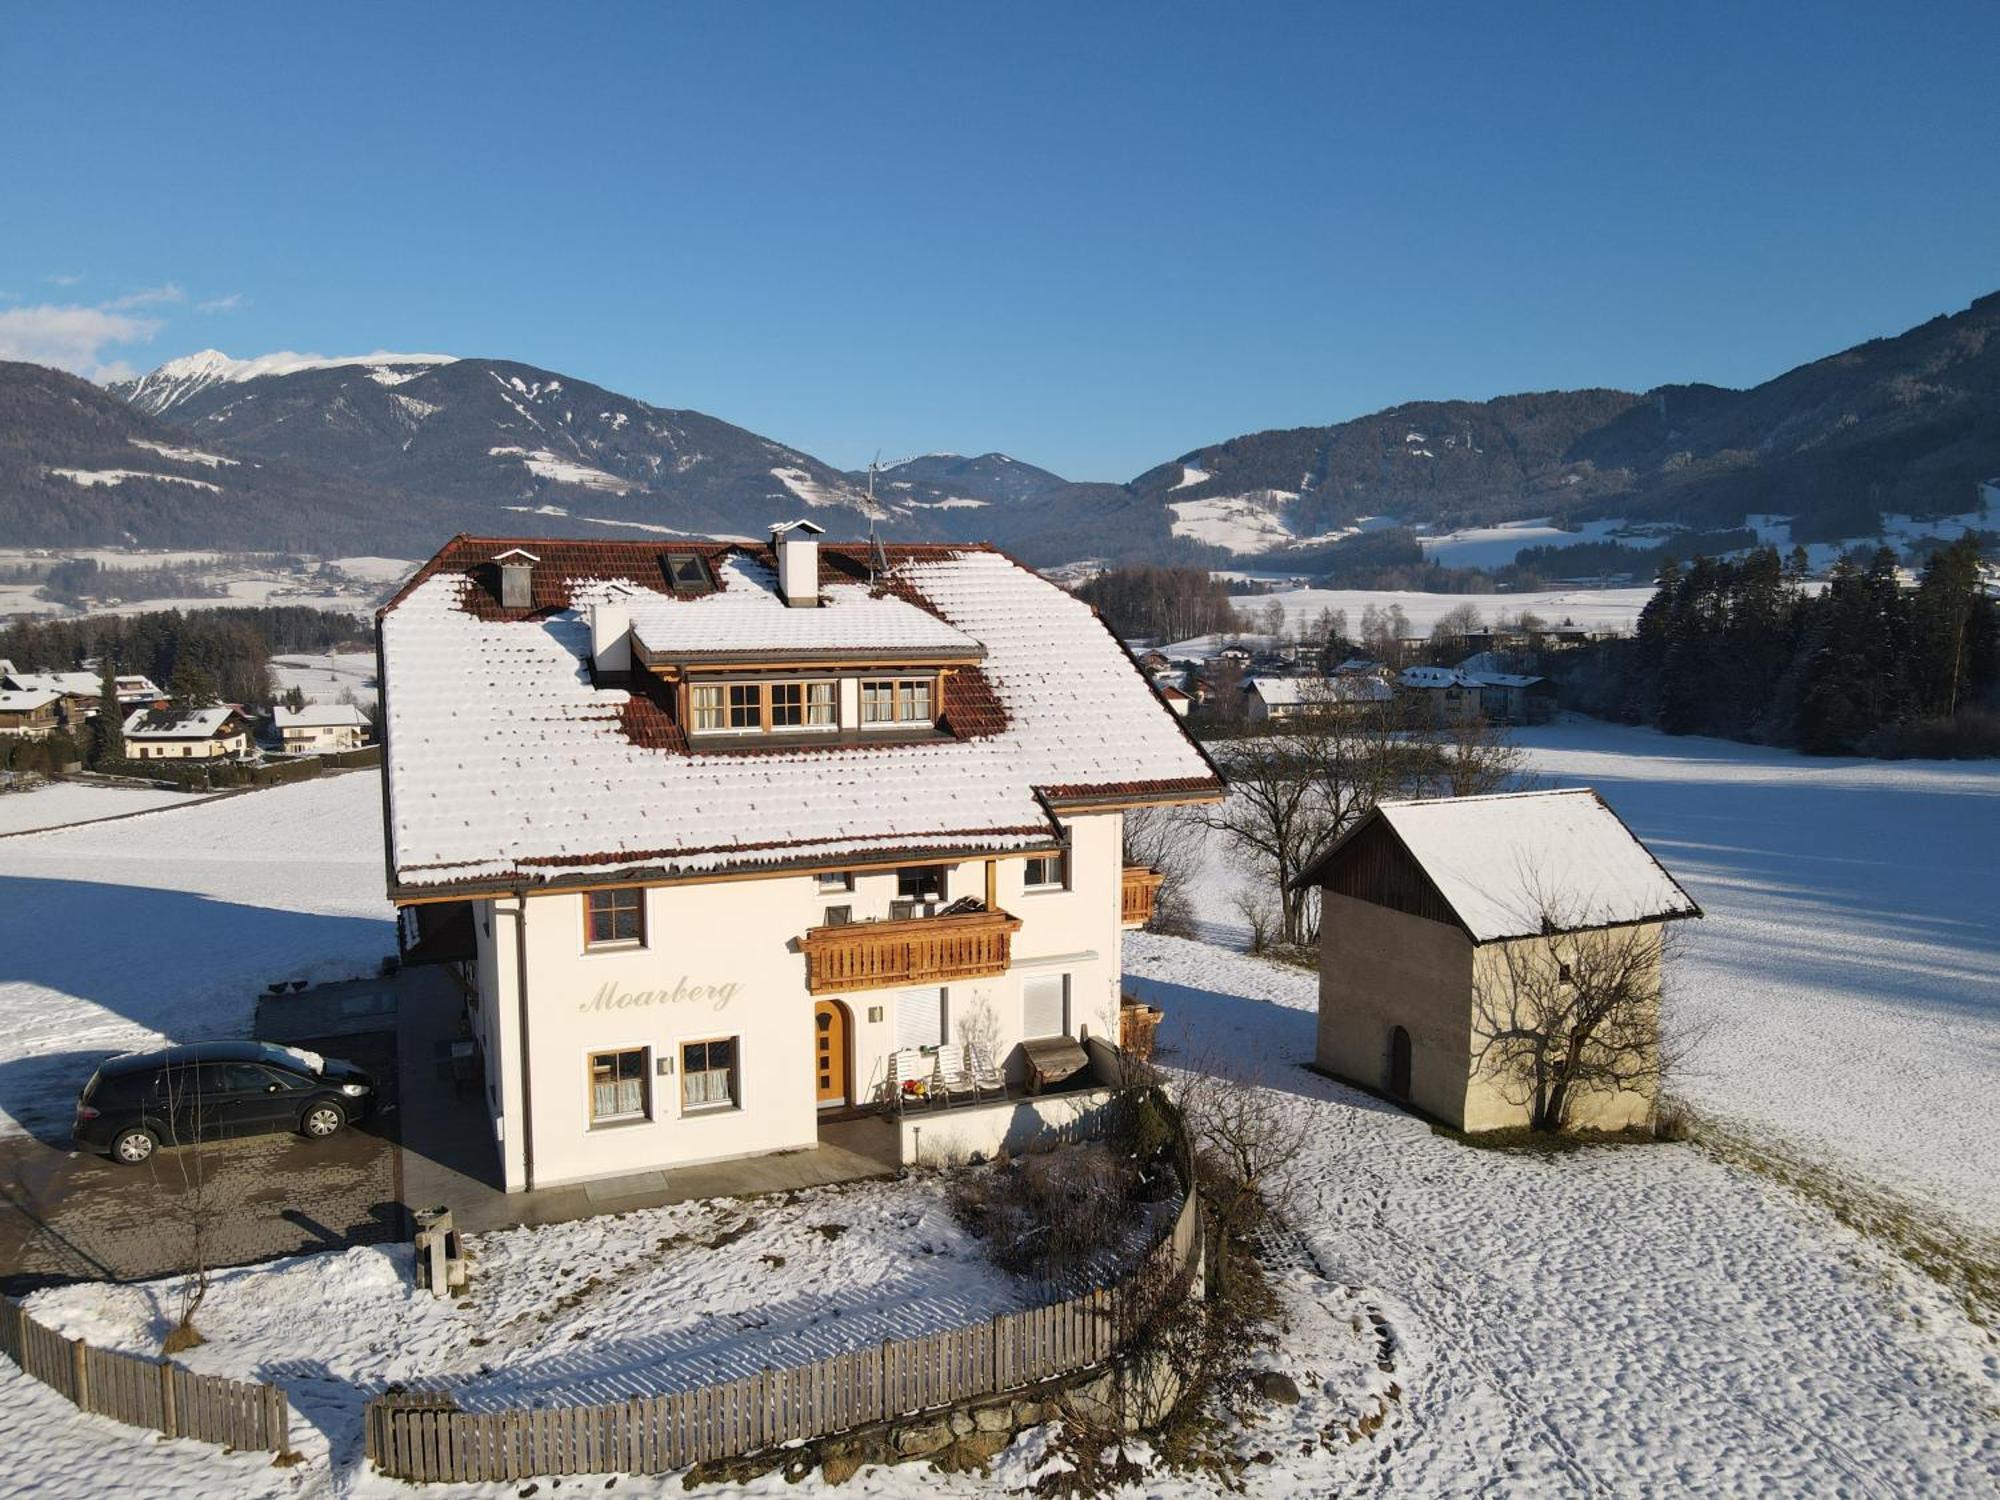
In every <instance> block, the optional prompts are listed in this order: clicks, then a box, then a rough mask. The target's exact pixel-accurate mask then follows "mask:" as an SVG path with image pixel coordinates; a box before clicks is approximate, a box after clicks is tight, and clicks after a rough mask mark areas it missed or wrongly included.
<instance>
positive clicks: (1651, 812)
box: [1201, 719, 2000, 1234]
mask: <svg viewBox="0 0 2000 1500" xmlns="http://www.w3.org/2000/svg"><path fill="white" fill-rule="evenodd" d="M1515 742H1516V743H1517V744H1519V745H1520V746H1522V747H1523V748H1524V749H1525V750H1526V751H1527V759H1528V768H1529V771H1530V773H1531V775H1533V776H1534V777H1535V779H1536V781H1537V782H1538V783H1539V784H1541V785H1544V786H1594V787H1596V788H1597V789H1598V791H1600V792H1601V793H1603V795H1604V798H1605V800H1606V801H1607V802H1609V803H1610V804H1611V806H1612V808H1613V809H1614V810H1615V811H1616V812H1617V813H1618V815H1619V816H1620V817H1622V818H1623V819H1624V820H1625V821H1626V822H1627V823H1628V824H1629V825H1631V828H1632V830H1633V832H1635V833H1637V834H1638V835H1639V836H1640V837H1641V838H1642V839H1644V840H1646V842H1647V843H1648V845H1650V846H1651V848H1652V849H1653V852H1654V853H1656V854H1657V855H1659V857H1660V858H1661V860H1663V861H1664V862H1665V864H1666V866H1667V868H1668V869H1669V870H1671V871H1672V872H1673V874H1674V876H1675V878H1676V879H1678V880H1679V881H1680V882H1681V884H1682V885H1683V886H1685V887H1686V888H1687V890H1688V892H1689V893H1690V894H1691V895H1692V896H1693V897H1694V898H1695V900H1696V901H1697V902H1699V903H1700V904H1701V906H1702V909H1703V911H1704V912H1706V914H1707V915H1706V916H1705V918H1704V919H1703V920H1701V921H1699V922H1685V923H1682V924H1681V925H1680V926H1679V927H1678V928H1677V929H1676V932H1677V934H1678V936H1679V940H1680V942H1681V943H1682V949H1681V952H1680V954H1679V955H1678V956H1679V958H1680V960H1681V962H1680V963H1679V964H1678V966H1677V967H1676V969H1675V971H1674V972H1675V979H1674V983H1673V989H1674V999H1675V1003H1676V1004H1677V1005H1679V1006H1681V1007H1683V1008H1684V1010H1685V1013H1686V1015H1687V1016H1688V1018H1689V1019H1690V1020H1691V1021H1693V1022H1695V1023H1702V1024H1706V1025H1708V1026H1710V1027H1712V1030H1711V1031H1710V1032H1709V1034H1708V1035H1707V1036H1706V1038H1705V1039H1704V1042H1703V1045H1702V1047H1701V1049H1700V1051H1699V1053H1698V1054H1697V1056H1696V1057H1695V1058H1694V1059H1693V1061H1692V1068H1693V1071H1692V1072H1691V1073H1690V1075H1689V1076H1688V1077H1686V1078H1685V1079H1684V1081H1683V1085H1682V1089H1683V1092H1684V1093H1685V1094H1686V1095H1687V1096H1688V1098H1689V1099H1690V1101H1691V1102H1692V1103H1694V1104H1695V1105H1696V1106H1697V1107H1698V1108H1700V1109H1701V1110H1703V1111H1704V1112H1707V1113H1710V1114H1713V1115H1716V1116H1719V1117H1722V1118H1726V1119H1728V1120H1730V1121H1732V1122H1735V1123H1737V1124H1740V1125H1743V1126H1749V1127H1755V1128H1758V1129H1768V1130H1770V1131H1774V1132H1776V1134H1777V1135H1778V1136H1779V1137H1780V1138H1781V1139H1782V1140H1784V1141H1785V1142H1786V1143H1787V1144H1789V1145H1790V1146H1792V1147H1795V1148H1799V1149H1802V1150H1804V1151H1806V1152H1809V1153H1811V1154H1814V1155H1818V1156H1823V1157H1827V1158H1837V1159H1839V1160H1840V1161H1841V1162H1842V1163H1843V1164H1844V1166H1845V1168H1846V1169H1847V1170H1850V1171H1855V1172H1859V1173H1860V1174H1862V1175H1863V1176H1865V1177H1866V1178H1868V1179H1869V1180H1870V1181H1872V1182H1875V1183H1878V1184H1880V1185H1882V1186H1884V1187H1889V1188H1893V1189H1895V1190H1896V1191H1898V1192H1901V1193H1905V1194H1911V1195H1916V1196H1920V1197H1922V1198H1925V1199H1927V1200H1929V1201H1931V1202H1933V1203H1936V1204H1938V1205H1939V1206H1941V1207H1943V1208H1945V1209H1947V1210H1948V1211H1950V1212H1951V1213H1953V1214H1955V1215H1957V1216H1958V1217H1960V1218H1963V1219H1966V1220H1968V1221H1971V1222H1972V1223H1974V1224H1976V1225H1979V1226H1980V1227H1982V1228H1984V1229H1985V1230H1987V1231H1989V1232H1992V1233H1996V1234H2000V1117H1996V1112H1995V1109H1994V1101H1995V1100H2000V914H1997V913H1996V905H1995V902H1996V897H1995V890H1996V881H1997V880H2000V854H1996V851H1997V850H2000V765H1996V764H1994V763H1992V762H1976V761H1975V762H1909V761H1904V762H1888V761H1875V760H1827V759H1813V758H1809V757H1806V756H1801V755H1797V754H1795V753H1793V752H1791V751H1788V750H1768V749H1760V748H1758V747H1756V746H1752V745H1737V744H1731V743H1729V742H1727V741H1724V740H1710V739H1699V738H1693V737H1689V738H1673V737H1670V736H1667V735H1662V734H1658V733H1655V732H1654V731H1652V730H1647V729H1633V728H1625V727H1622V726H1618V725H1611V724H1601V723H1595V722H1592V721H1590V720H1582V719H1575V720H1566V721H1565V722H1562V723H1558V724H1551V725H1546V726H1543V727H1540V728H1534V729H1524V730H1520V731H1518V732H1517V733H1516V735H1515ZM1205 858H1206V863H1205V865H1204V867H1203V871H1202V908H1203V911H1202V921H1201V926H1202V930H1203V934H1204V936H1206V937H1208V938H1210V939H1211V940H1212V941H1215V942H1219V943H1223V944H1226V945H1232V946H1242V945H1243V944H1244V943H1245V942H1247V940H1248V930H1247V928H1245V927H1244V925H1243V919H1242V917H1241V915H1240V914H1239V913H1238V912H1237V911H1236V909H1235V905H1234V901H1235V896H1236V893H1237V892H1238V891H1240V890H1242V889H1243V887H1244V882H1243V879H1242V877H1241V876H1240V875H1239V873H1238V872H1237V870H1236V869H1235V868H1234V867H1233V866H1232V864H1231V863H1230V861H1229V860H1228V858H1227V857H1226V856H1225V854H1224V853H1223V851H1222V850H1220V849H1219V848H1217V847H1215V846H1214V845H1213V843H1212V842H1211V844H1210V847H1209V848H1208V849H1207V850H1206V855H1205Z"/></svg>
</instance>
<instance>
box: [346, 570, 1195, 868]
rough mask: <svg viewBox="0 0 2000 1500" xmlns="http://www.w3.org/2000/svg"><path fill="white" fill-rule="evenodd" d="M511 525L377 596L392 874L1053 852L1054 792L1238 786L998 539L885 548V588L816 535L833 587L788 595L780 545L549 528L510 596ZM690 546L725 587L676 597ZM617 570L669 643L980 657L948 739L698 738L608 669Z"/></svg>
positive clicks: (625, 598)
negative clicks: (605, 680)
mask: <svg viewBox="0 0 2000 1500" xmlns="http://www.w3.org/2000/svg"><path fill="white" fill-rule="evenodd" d="M508 545H510V543H509V542H508V541H482V540H479V539H475V538H465V537H461V538H458V539H456V540H455V541H453V542H452V543H451V544H450V545H448V546H447V547H446V548H445V550H444V551H443V552H441V553H439V555H438V556H437V557H436V558H434V559H432V560H431V562H430V563H428V564H426V565H425V567H424V568H423V569H422V570H420V571H419V572H418V574H417V576H416V577H415V578H414V579H413V580H412V581H411V582H410V583H409V584H408V585H407V586H406V587H405V588H404V590H403V592H402V593H401V594H399V595H398V596H397V598H396V599H394V600H392V601H391V602H390V603H389V605H387V606H386V607H385V608H384V609H383V611H382V614H381V630H382V652H383V667H384V676H383V683H382V685H383V689H384V704H385V709H386V714H387V723H386V728H387V740H388V752H387V777H388V784H389V811H388V822H389V844H390V864H391V869H392V880H393V882H394V884H395V886H396V888H397V889H398V890H411V889H414V888H418V887H440V886H446V887H451V886H457V887H465V886H472V887H475V888H494V887H500V886H504V885H509V884H513V883H515V882H519V881H524V880H525V881H530V882H543V881H548V880H552V879H557V878H562V877H579V878H581V877H587V876H590V875H592V874H599V875H601V874H604V873H624V872H628V871H629V872H637V871H644V872H647V873H649V874H651V873H659V874H672V873H697V874H698V873H707V872H720V871H724V870H732V869H768V868H776V867H782V866H786V865H793V864H810V863H820V864H824V863H827V862H829V861H831V860H842V859H855V860H861V859H887V858H894V857H902V856H905V855H910V854H921V853H926V852H930V853H937V854H947V853H955V852H959V851H967V850H981V851H986V850H999V849H1013V848H1035V847H1043V846H1046V845H1047V844H1048V843H1049V842H1050V840H1051V838H1052V836H1053V835H1054V833H1055V831H1056V825H1055V822H1054V820H1053V817H1052V815H1051V807H1052V806H1053V807H1057V808H1060V807H1063V806H1080V805H1088V804H1091V803H1093V802H1104V801H1112V802H1116V801H1120V800H1126V799H1129V800H1132V801H1144V800H1152V801H1160V800H1173V799H1186V798H1190V797H1195V798H1199V797H1209V796H1213V795H1215V794H1217V793H1218V792H1219V791H1220V790H1221V782H1220V779H1219V778H1218V777H1217V775H1216V773H1215V771H1214V768H1213V767H1212V766H1211V765H1210V764H1209V762H1208V761H1207V759H1206V757H1204V756H1203V755H1202V753H1201V751H1200V750H1199V748H1198V747H1197V746H1196V745H1195V744H1194V742H1193V741H1192V740H1191V739H1189V738H1188V736H1187V734H1186V732H1185V730H1184V729H1183V728H1182V726H1181V723H1180V720H1179V719H1178V717H1177V716H1176V715H1175V714H1174V713H1173V712H1172V711H1171V710H1169V709H1168V708H1167V707H1166V706H1165V705H1164V704H1163V703H1161V701H1160V700H1159V698H1158V697H1157V696H1156V695H1155V694H1154V692H1153V689H1152V686H1151V684H1149V683H1148V682H1147V681H1146V679H1145V677H1144V676H1143V675H1142V674H1141V673H1140V672H1139V671H1138V670H1137V669H1136V668H1135V667H1134V665H1133V662H1132V659H1131V658H1130V657H1129V656H1127V655H1126V654H1125V652H1124V650H1123V649H1122V648H1121V647H1120V646H1119V644H1118V642H1117V641H1116V640H1115V639H1114V638H1113V637H1112V635H1111V634H1110V632H1109V631H1108V630H1107V629H1106V628H1105V626H1104V625H1103V624H1102V623H1101V622H1100V621H1099V620H1098V618H1097V616H1096V615H1095V614H1094V613H1093V612H1092V611H1091V610H1090V608H1089V607H1088V606H1087V605H1085V604H1083V603H1082V602H1080V601H1079V600H1077V599H1075V598H1073V597H1072V596H1071V595H1069V594H1067V593H1065V592H1064V591H1063V590H1062V589H1061V588H1059V587H1057V586H1056V585H1054V584H1052V583H1049V582H1047V581H1046V580H1044V579H1042V578H1040V577H1038V576H1037V575H1036V574H1034V573H1033V572H1031V571H1029V570H1028V569H1026V568H1024V567H1021V566H1020V565H1018V564H1016V563H1015V562H1013V561H1012V560H1011V559H1009V558H1007V557H1004V556H1002V555H1000V554H998V553H996V552H992V551H989V550H986V549H983V548H978V547H947V546H899V547H888V548H886V549H884V550H885V553H886V556H887V558H888V560H889V571H888V572H887V573H886V574H885V575H883V576H882V577H881V578H880V579H878V580H877V587H875V588H874V589H872V590H871V589H870V587H869V577H868V550H869V549H867V548H866V547H864V546H858V545H855V546H844V545H822V546H821V547H820V549H819V562H820V579H821V590H820V592H821V597H822V598H824V599H827V600H829V601H831V602H829V603H827V604H823V605H822V606H820V607H819V608H814V609H788V608H786V607H785V606H784V605H783V604H782V602H781V601H779V600H778V599H777V598H776V596H775V594H774V593H773V585H772V582H771V575H770V570H769V568H768V567H767V566H766V560H767V559H768V557H769V553H768V550H767V549H764V548H762V547H736V546H725V545H722V544H718V543H705V542H692V543H690V542H680V541H676V542H673V543H657V544H656V543H636V542H599V541H588V542H568V541H552V540H544V539H537V540H536V543H535V546H536V549H537V551H538V552H539V553H540V554H541V557H542V562H541V563H540V564H539V565H538V566H537V567H536V568H535V573H534V581H533V589H534V600H535V605H534V608H533V609H531V610H526V611H521V610H514V611H510V610H507V609H505V608H502V607H500V606H499V604H498V596H497V592H496V590H495V587H494V582H495V580H494V579H493V578H492V572H493V570H492V569H491V567H490V564H491V560H492V559H493V558H494V557H495V556H496V555H497V554H498V552H499V551H500V550H501V549H502V548H505V547H507V546H508ZM689 551H698V552H699V553H701V555H702V556H703V558H704V561H705V562H706V563H707V566H708V570H709V573H710V575H711V576H712V577H713V578H714V579H715V580H716V582H717V583H718V584H719V585H720V591H719V593H715V594H711V595H707V596H697V597H687V596H685V595H677V594H676V592H675V590H674V588H673V583H672V580H671V577H670V575H669V572H668V563H667V559H668V558H669V556H670V555H674V554H684V553H687V552H689ZM615 583H622V584H624V585H626V587H627V589H629V592H624V593H622V594H620V595H619V597H618V599H617V603H618V604H619V605H622V606H623V607H625V608H627V609H629V610H630V612H631V615H630V618H631V622H632V626H633V634H634V636H635V637H636V638H637V639H638V640H639V641H640V642H641V643H642V644H643V645H645V646H646V647H647V648H649V649H657V648H659V647H660V646H661V645H662V644H663V643H670V644H671V645H672V647H673V648H675V649H677V650H690V649H692V648H694V647H696V646H706V647H708V648H710V649H712V650H714V651H716V652H731V653H733V652H736V651H738V650H739V649H743V648H744V647H745V646H746V643H747V645H748V646H749V647H751V648H754V649H755V650H758V651H763V652H767V653H771V652H779V651H782V652H783V653H785V654H786V655H790V654H792V653H794V652H811V651H813V650H816V649H822V648H824V647H826V646H829V645H831V644H833V643H835V642H838V643H839V644H840V645H842V646H843V647H847V648H851V649H857V650H862V651H866V650H868V649H869V648H871V647H876V646H879V647H882V648H884V649H893V650H899V651H910V652H913V653H919V654H930V653H932V652H934V651H939V650H943V649H945V648H947V647H949V648H951V649H952V650H953V651H957V652H965V651H970V652H972V653H983V655H980V656H978V659H977V664H976V665H967V666H964V667H960V668H957V669H955V670H954V671H952V672H951V674H950V675H949V676H948V677H947V678H946V684H945V692H944V699H943V710H944V722H945V726H946V727H947V728H948V729H949V731H950V733H949V735H948V736H946V737H938V738H926V739H923V740H918V741H906V742H901V743H894V742H887V743H867V744H853V743H832V744H828V745H826V746H823V747H810V748H783V749H777V748H773V749H765V750H759V751H758V752H757V753H752V754H741V753H726V752H716V751H691V750H690V749H689V747H688V744H687V741H686V738H685V736H684V734H683V733H682V731H681V730H680V728H679V726H678V725H676V724H674V723H673V721H672V720H671V718H670V716H668V715H667V714H666V713H665V711H664V710H663V709H662V708H661V707H660V706H659V705H658V704H657V702H656V701H655V699H654V697H653V696H652V695H651V694H650V693H648V692H647V691H645V690H644V683H645V679H642V680H641V681H640V682H638V683H635V688H634V690H628V689H627V688H624V687H614V686H609V685H607V686H603V687H599V686H596V685H595V684H594V683H593V681H592V677H591V671H590V668H589V664H588V663H589V657H590V636H591V631H590V622H589V615H588V610H589V607H590V605H591V604H592V603H593V602H596V601H600V600H606V599H609V598H610V597H611V596H612V592H613V591H612V589H611V585H613V584H615ZM732 594H734V595H737V596H738V597H737V598H735V599H734V600H732V599H731V598H730V597H729V596H730V595H732ZM721 659H725V660H726V659H729V658H728V657H723V658H721Z"/></svg>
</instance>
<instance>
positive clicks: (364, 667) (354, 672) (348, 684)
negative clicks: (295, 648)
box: [271, 651, 376, 707]
mask: <svg viewBox="0 0 2000 1500" xmlns="http://www.w3.org/2000/svg"><path fill="white" fill-rule="evenodd" d="M271 674H272V676H273V677H275V678H276V679H277V683H278V691H279V692H280V693H286V692H290V691H291V690H292V689H293V688H297V689H298V690H299V691H300V692H301V693H303V694H305V699H306V702H308V703H341V702H353V703H358V704H361V705H362V706H363V707H366V706H367V705H368V704H371V703H373V702H374V701H375V696H376V688H375V653H374V652H373V651H335V652H332V653H331V654H328V655H322V656H274V657H272V658H271Z"/></svg>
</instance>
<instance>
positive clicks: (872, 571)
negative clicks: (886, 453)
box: [868, 448, 889, 585]
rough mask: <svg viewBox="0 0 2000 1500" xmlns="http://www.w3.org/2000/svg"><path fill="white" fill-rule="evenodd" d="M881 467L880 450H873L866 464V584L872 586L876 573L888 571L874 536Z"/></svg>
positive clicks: (886, 556)
mask: <svg viewBox="0 0 2000 1500" xmlns="http://www.w3.org/2000/svg"><path fill="white" fill-rule="evenodd" d="M881 467H882V450H881V449H880V448H877V449H876V450H875V457H874V458H872V459H870V460H869V463H868V582H869V583H870V584H871V585H872V584H873V583H874V582H875V577H876V575H877V574H878V573H886V572H888V571H889V554H888V553H887V552H885V551H883V550H882V538H881V537H879V536H877V535H876V534H875V475H876V473H877V471H879V470H880V469H881Z"/></svg>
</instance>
